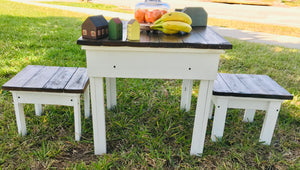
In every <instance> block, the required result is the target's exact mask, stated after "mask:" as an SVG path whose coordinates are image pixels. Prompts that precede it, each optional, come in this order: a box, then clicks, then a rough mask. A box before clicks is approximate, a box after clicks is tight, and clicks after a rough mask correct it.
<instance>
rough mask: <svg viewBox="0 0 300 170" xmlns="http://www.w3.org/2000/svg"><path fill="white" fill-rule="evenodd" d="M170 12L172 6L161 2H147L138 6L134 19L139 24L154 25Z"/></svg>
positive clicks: (152, 0) (151, 0) (155, 0)
mask: <svg viewBox="0 0 300 170" xmlns="http://www.w3.org/2000/svg"><path fill="white" fill-rule="evenodd" d="M169 11H170V6H169V5H168V4H167V3H163V2H161V1H160V0H145V2H141V3H138V4H136V6H135V14H134V18H135V19H136V20H137V21H138V22H139V23H153V22H155V21H156V20H157V19H159V18H160V17H161V16H162V15H163V14H165V13H167V12H169Z"/></svg>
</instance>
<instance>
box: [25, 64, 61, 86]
mask: <svg viewBox="0 0 300 170" xmlns="http://www.w3.org/2000/svg"><path fill="white" fill-rule="evenodd" d="M58 69H59V67H49V66H47V67H43V68H42V69H41V70H40V71H39V72H38V73H37V74H35V75H34V76H33V77H31V79H30V80H29V81H28V82H27V83H26V84H25V85H24V86H23V87H24V88H28V89H32V90H35V89H41V88H43V87H44V86H45V84H46V83H47V82H48V81H49V80H50V79H51V78H52V77H53V76H54V74H55V73H56V72H57V70H58Z"/></svg>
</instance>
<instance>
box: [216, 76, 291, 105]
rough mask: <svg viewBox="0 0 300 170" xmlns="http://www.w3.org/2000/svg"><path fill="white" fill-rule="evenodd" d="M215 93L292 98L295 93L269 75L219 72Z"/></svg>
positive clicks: (220, 94) (221, 94) (219, 94)
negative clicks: (292, 93)
mask: <svg viewBox="0 0 300 170" xmlns="http://www.w3.org/2000/svg"><path fill="white" fill-rule="evenodd" d="M213 94H214V95H217V96H237V97H255V98H271V99H286V100H292V99H293V95H291V94H290V93H289V92H288V91H286V90H285V89H284V88H283V87H281V86H280V85H279V84H277V83H276V82H275V81H274V80H272V79H271V78H270V77H269V76H267V75H251V74H224V73H219V74H218V76H217V80H215V83H214V90H213Z"/></svg>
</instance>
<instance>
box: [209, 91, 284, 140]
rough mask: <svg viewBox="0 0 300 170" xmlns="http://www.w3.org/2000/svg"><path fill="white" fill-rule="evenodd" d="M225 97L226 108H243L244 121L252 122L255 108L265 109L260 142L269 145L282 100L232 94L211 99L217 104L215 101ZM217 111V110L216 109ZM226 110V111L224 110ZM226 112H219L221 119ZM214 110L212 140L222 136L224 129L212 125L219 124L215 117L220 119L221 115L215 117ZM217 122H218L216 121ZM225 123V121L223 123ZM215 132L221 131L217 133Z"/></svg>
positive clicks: (214, 96)
mask: <svg viewBox="0 0 300 170" xmlns="http://www.w3.org/2000/svg"><path fill="white" fill-rule="evenodd" d="M224 99H227V100H228V103H227V108H237V109H245V115H244V119H243V121H244V122H248V121H249V122H252V121H253V119H254V116H255V110H266V116H265V119H264V123H263V127H262V130H261V134H260V138H259V141H260V142H264V144H266V145H270V143H271V140H272V135H273V132H274V128H275V125H276V121H277V117H278V113H279V110H280V106H281V103H282V102H283V100H279V99H267V98H265V99H262V98H252V97H248V98H246V97H244V98H243V97H232V96H216V95H213V97H212V101H213V103H214V104H216V105H217V103H218V102H219V101H220V100H224ZM216 111H217V110H216ZM226 112H227V111H226ZM226 112H225V113H224V112H220V115H222V116H223V117H222V120H223V118H224V116H226ZM216 114H217V113H216V112H215V116H214V124H213V129H212V140H213V141H214V138H213V136H216V137H221V136H223V132H224V129H217V130H216V129H215V128H214V126H221V124H222V122H221V121H219V120H216V123H215V119H221V117H219V118H216ZM217 122H218V123H217ZM224 124H225V121H224V123H223V125H224ZM217 133H222V135H221V134H217Z"/></svg>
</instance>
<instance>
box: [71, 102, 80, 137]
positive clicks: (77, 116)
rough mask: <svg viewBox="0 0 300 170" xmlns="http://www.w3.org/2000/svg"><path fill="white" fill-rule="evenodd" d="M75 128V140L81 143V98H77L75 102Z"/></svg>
mask: <svg viewBox="0 0 300 170" xmlns="http://www.w3.org/2000/svg"><path fill="white" fill-rule="evenodd" d="M73 102H74V106H73V107H74V127H75V140H76V141H80V137H81V114H80V98H79V97H75V98H74V100H73Z"/></svg>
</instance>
